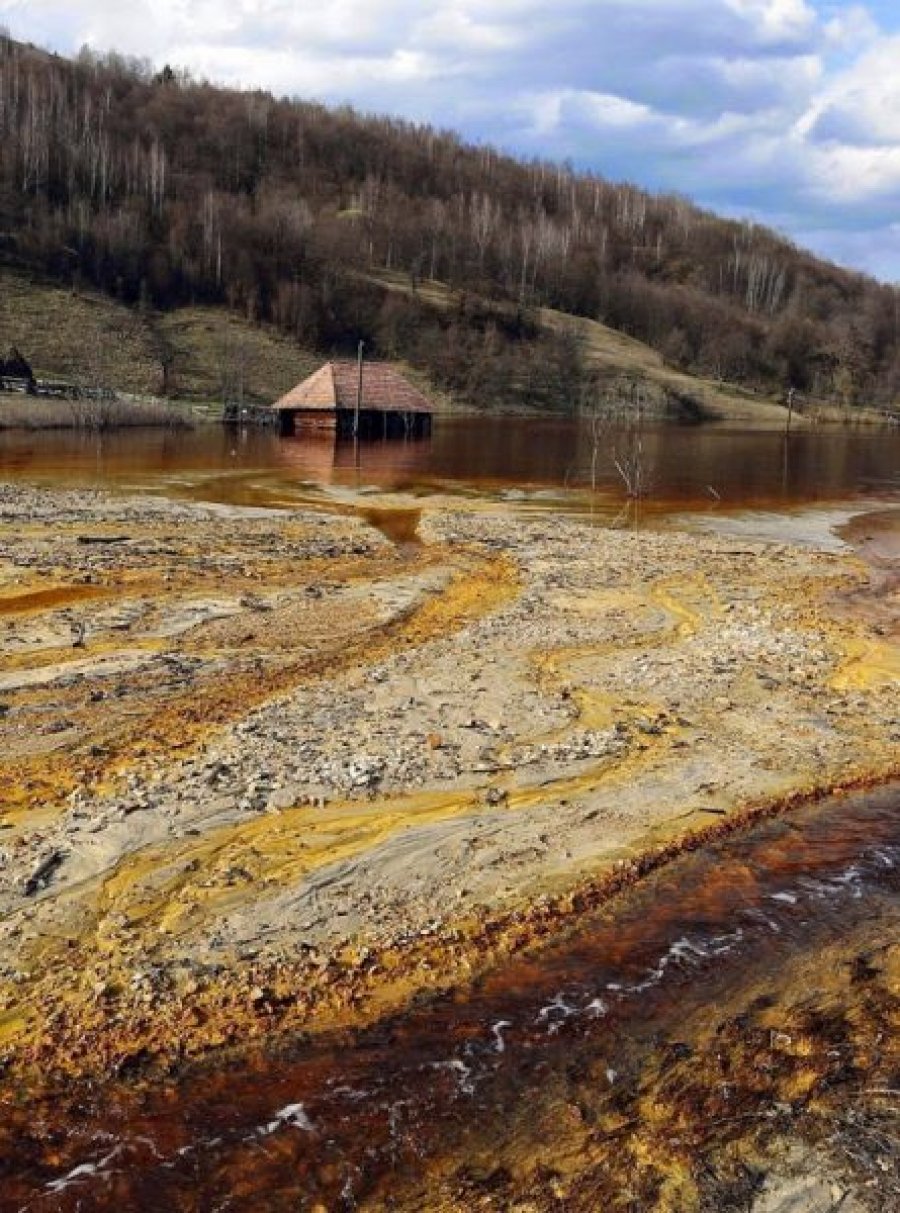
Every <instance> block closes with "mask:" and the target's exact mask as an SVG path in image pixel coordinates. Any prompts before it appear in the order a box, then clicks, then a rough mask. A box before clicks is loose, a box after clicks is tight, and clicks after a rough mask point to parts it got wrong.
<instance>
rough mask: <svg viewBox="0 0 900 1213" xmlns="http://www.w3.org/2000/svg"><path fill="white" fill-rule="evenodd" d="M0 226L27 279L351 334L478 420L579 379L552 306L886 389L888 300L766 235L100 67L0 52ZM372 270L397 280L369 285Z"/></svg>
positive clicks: (860, 279) (740, 360)
mask: <svg viewBox="0 0 900 1213" xmlns="http://www.w3.org/2000/svg"><path fill="white" fill-rule="evenodd" d="M302 85H303V82H302V80H298V90H302ZM601 155H602V149H601ZM0 229H2V230H0V258H2V259H3V260H4V261H5V262H6V263H7V264H8V265H12V266H15V267H16V268H17V269H19V270H23V269H24V270H27V271H29V272H34V273H40V274H43V275H46V276H48V277H50V278H51V279H52V280H53V281H56V282H60V283H62V284H65V285H67V286H69V287H74V288H76V289H78V287H79V284H84V285H85V286H88V285H91V286H94V287H97V288H100V289H101V290H102V291H104V292H106V293H108V294H110V295H112V296H114V297H115V298H116V299H118V300H119V301H120V302H122V303H125V304H128V305H129V306H133V307H134V308H137V309H145V310H147V311H151V310H152V311H162V312H166V311H169V310H171V309H174V308H177V307H182V306H186V305H191V306H196V305H202V304H222V305H225V306H227V307H228V308H230V309H231V310H232V311H233V312H234V313H236V314H240V315H241V316H243V317H244V318H246V319H248V320H250V321H252V322H256V321H267V322H271V323H272V324H274V325H276V326H277V327H278V328H279V329H281V330H282V331H283V332H284V333H286V334H289V335H291V336H293V337H294V338H296V339H297V340H298V341H299V342H300V343H301V344H302V345H304V346H306V347H314V348H318V349H321V350H323V351H327V350H333V349H339V348H352V347H353V346H354V344H355V342H356V341H357V340H358V339H360V338H362V339H364V340H366V341H367V342H368V343H369V348H370V349H371V350H372V351H373V352H377V353H381V354H384V355H386V356H402V357H404V358H406V359H407V360H408V361H409V362H411V363H412V364H414V365H417V366H419V367H421V368H422V369H424V370H427V371H428V373H429V374H430V375H431V377H432V379H433V380H434V381H435V382H436V383H437V384H440V385H441V386H443V387H446V388H448V389H450V390H452V391H454V392H457V393H458V394H459V395H460V396H462V397H464V398H467V399H469V400H472V401H475V402H479V403H482V404H484V405H485V406H486V407H489V406H490V404H491V403H492V402H498V403H509V402H515V401H521V402H523V403H530V404H534V405H538V406H542V407H554V406H559V405H561V404H563V403H566V404H572V403H574V402H577V400H578V399H579V398H583V397H584V395H585V393H586V392H588V391H589V382H588V380H589V371H588V368H587V367H586V364H585V362H584V360H583V359H582V357H581V351H580V350H579V348H578V341H577V340H576V339H575V337H574V336H573V335H572V334H571V333H569V332H567V331H566V330H565V329H559V328H554V329H548V328H547V327H546V326H542V325H541V324H540V322H539V319H538V315H539V312H538V309H540V308H543V307H546V308H553V309H556V310H558V311H562V312H569V313H573V314H575V315H578V316H585V317H589V318H591V319H596V320H601V321H603V322H604V323H605V324H607V325H609V326H611V327H612V328H615V329H618V330H620V331H621V332H623V333H626V334H629V335H631V336H633V337H637V338H639V339H640V340H641V341H644V342H646V343H648V344H649V345H650V346H652V347H653V348H654V349H655V350H657V351H658V352H659V353H660V354H661V355H662V357H663V358H664V359H665V361H666V362H667V363H668V364H669V365H671V366H672V367H674V368H679V369H683V370H689V371H691V372H693V373H695V374H697V375H702V376H705V377H708V378H713V379H723V380H726V381H729V382H731V383H734V384H738V385H742V386H744V387H747V388H751V389H755V390H761V391H765V392H768V393H770V394H776V395H779V394H784V393H785V392H786V391H787V390H788V388H790V387H793V388H795V389H797V390H798V391H799V392H801V393H806V394H808V395H810V396H813V397H816V398H820V399H827V400H834V401H837V402H839V403H842V404H847V405H854V404H859V403H875V404H881V405H890V404H893V403H894V402H895V401H896V399H897V397H898V396H900V295H898V291H897V290H896V289H894V288H892V287H888V286H884V285H881V284H879V283H877V282H875V281H873V280H872V279H869V278H866V277H864V276H862V275H858V274H854V273H851V272H848V271H845V270H841V269H838V268H836V267H834V266H832V265H829V264H827V263H825V262H822V261H820V260H818V259H816V258H814V257H813V256H812V255H810V254H808V253H805V252H803V251H802V250H800V249H798V248H796V247H794V246H793V245H792V244H790V243H789V242H787V241H786V240H784V239H783V238H781V237H779V236H777V235H776V234H774V233H773V232H771V231H768V230H766V229H764V228H761V227H758V226H754V225H752V224H745V223H736V222H732V221H726V220H723V219H720V218H717V217H716V216H714V215H711V214H708V213H705V212H703V211H701V210H699V209H698V208H696V207H695V206H693V205H692V204H691V203H689V202H687V201H685V200H684V199H681V198H676V197H654V196H651V195H648V194H647V193H644V192H642V191H640V190H638V189H636V188H634V187H632V186H630V185H621V184H611V183H609V182H606V181H604V180H603V179H601V178H599V177H596V176H591V175H585V174H576V173H574V172H572V171H569V170H568V169H566V168H563V167H559V166H555V165H551V164H546V163H522V162H519V161H516V160H514V159H512V158H510V157H508V156H504V155H500V154H498V153H497V152H496V151H494V150H492V149H491V148H487V147H472V146H467V145H465V144H463V143H462V142H461V141H460V140H459V139H458V138H457V137H456V136H454V135H453V134H450V133H446V132H439V131H435V130H433V129H431V128H428V127H422V126H413V125H410V124H408V123H405V122H401V121H398V120H395V119H390V118H380V117H367V116H362V115H360V114H357V113H355V112H354V111H352V110H349V109H336V110H329V109H327V108H324V107H323V106H320V105H316V104H311V103H308V102H303V101H290V100H285V99H281V100H279V99H276V98H273V97H272V96H270V95H268V94H265V93H261V92H238V91H233V90H226V89H220V88H215V87H213V86H211V85H209V84H205V83H198V82H195V81H192V80H190V79H189V78H187V77H185V76H183V75H180V74H177V73H175V72H172V71H171V70H170V69H168V68H167V69H165V70H164V71H162V72H160V73H158V74H155V75H154V73H153V71H152V69H151V68H150V67H149V66H148V65H146V64H142V63H135V62H132V61H125V60H122V59H121V58H119V57H117V56H107V57H104V58H99V57H97V56H94V55H93V54H90V53H83V54H82V55H81V56H80V57H79V59H78V60H77V61H76V62H69V61H66V60H63V59H59V58H56V57H54V56H50V55H48V54H45V53H43V52H41V51H37V50H34V49H33V48H26V47H23V46H21V45H19V44H17V43H14V42H12V41H10V40H9V39H4V40H2V43H0ZM378 271H393V272H394V274H396V273H397V272H401V273H402V274H403V275H405V276H406V277H407V278H408V280H409V283H410V286H411V287H412V288H413V289H411V290H410V291H407V292H398V291H396V290H393V291H391V290H387V289H385V287H384V286H383V285H381V284H380V283H379V282H378V280H377V272H378ZM426 279H429V280H436V281H439V282H441V283H444V284H446V285H447V286H448V287H450V288H451V289H453V290H454V291H456V292H457V295H456V298H457V306H456V307H455V308H452V309H447V308H446V307H444V308H436V307H434V306H433V305H432V303H430V302H429V299H428V293H427V292H426V291H421V292H418V291H417V290H416V289H415V287H416V286H417V284H418V283H420V282H423V281H424V280H426ZM161 358H162V360H163V361H164V360H165V351H162V354H161Z"/></svg>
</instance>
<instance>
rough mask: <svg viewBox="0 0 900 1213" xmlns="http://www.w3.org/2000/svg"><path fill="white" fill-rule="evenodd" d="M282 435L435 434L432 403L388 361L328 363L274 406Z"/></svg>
mask: <svg viewBox="0 0 900 1213" xmlns="http://www.w3.org/2000/svg"><path fill="white" fill-rule="evenodd" d="M272 408H273V409H274V410H275V411H276V412H277V413H278V415H279V424H280V428H281V433H282V434H286V435H287V434H293V433H295V432H296V431H297V430H304V429H328V430H334V431H336V433H337V435H338V436H339V437H344V438H353V437H359V438H419V437H423V436H425V435H427V434H430V433H431V413H432V408H431V404H430V402H429V401H428V400H427V399H426V397H425V396H423V395H422V393H421V392H420V391H419V390H418V389H417V388H415V387H413V385H412V384H411V383H410V382H409V380H407V379H404V378H403V376H402V375H401V374H400V373H399V372H398V371H395V370H394V368H393V367H391V366H389V365H388V364H387V363H385V362H364V363H362V368H361V369H360V364H359V363H357V362H353V361H350V360H346V361H343V360H340V361H335V362H326V363H325V365H324V366H323V367H320V369H319V370H317V371H316V372H315V374H313V375H310V376H309V378H308V379H304V380H303V381H302V383H298V384H297V386H296V387H294V388H291V390H290V391H289V392H287V393H286V394H285V395H284V396H282V397H281V399H280V400H276V402H275V403H274V404H273V405H272Z"/></svg>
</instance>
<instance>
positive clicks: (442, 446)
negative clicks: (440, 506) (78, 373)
mask: <svg viewBox="0 0 900 1213" xmlns="http://www.w3.org/2000/svg"><path fill="white" fill-rule="evenodd" d="M625 441H626V436H625V435H624V434H623V432H622V431H621V430H620V429H617V428H616V427H614V426H613V427H610V428H608V429H607V430H605V431H604V433H603V434H602V436H601V441H600V445H599V449H598V451H597V458H596V462H595V468H596V481H597V488H598V490H599V491H601V492H602V493H604V494H605V495H608V496H612V497H617V498H624V495H625V494H624V486H623V484H622V482H621V479H620V477H619V475H618V473H617V472H616V469H615V466H614V458H613V457H614V452H615V451H616V449H617V448H619V449H621V446H622V444H623V443H624V442H625ZM643 452H644V453H643V458H644V461H645V463H646V468H645V474H646V477H647V478H648V479H649V481H650V483H651V486H652V487H651V494H650V499H651V500H652V501H653V502H655V503H656V505H657V507H660V506H664V504H665V503H667V502H675V503H678V505H679V507H680V508H683V507H684V506H685V505H686V504H690V503H692V502H696V503H698V504H702V505H704V506H709V504H710V502H711V501H719V500H720V501H721V502H722V503H723V504H724V505H725V506H731V507H740V506H746V505H766V504H768V505H777V504H779V503H781V504H788V505H789V504H800V503H803V502H813V501H827V500H846V499H848V498H852V497H857V496H871V495H890V494H892V493H895V492H896V491H897V490H898V488H900V430H897V429H890V430H879V429H864V428H858V429H838V428H829V429H824V428H823V429H819V430H809V431H799V432H798V431H795V432H794V433H792V434H791V435H790V436H786V435H784V434H783V433H781V432H775V431H771V430H761V429H750V428H746V427H745V428H737V427H734V426H727V425H706V426H691V427H680V426H677V425H655V426H648V427H646V429H645V431H644V434H643ZM592 456H593V440H592V436H591V433H590V430H589V428H588V427H587V426H585V425H580V424H579V423H578V422H577V421H575V420H572V419H568V418H565V419H546V418H542V419H526V418H518V417H512V418H497V417H494V418H487V417H454V418H448V417H442V418H438V419H437V420H436V424H435V428H434V433H433V436H432V437H431V438H430V439H423V440H418V441H390V442H385V441H378V442H360V443H359V444H354V443H353V442H346V441H345V442H342V441H337V440H335V437H334V436H333V435H327V436H326V435H310V436H302V437H301V436H298V437H295V438H292V439H281V438H279V437H278V435H277V434H275V433H272V432H270V431H259V430H256V431H254V430H245V431H230V430H226V429H222V428H219V427H212V426H209V427H203V428H200V429H197V430H195V431H191V432H177V433H176V432H166V431H160V430H143V431H122V432H118V433H104V434H97V435H93V434H77V433H71V432H64V431H54V432H46V433H13V432H5V433H4V432H0V476H5V477H21V478H23V479H27V480H31V481H39V482H42V483H61V484H66V483H68V484H89V485H95V486H103V485H107V486H121V487H125V488H136V489H140V490H144V491H146V490H151V491H161V492H179V491H181V490H185V491H190V490H197V489H199V488H201V487H203V488H204V489H205V490H206V495H207V496H209V497H212V498H214V499H217V500H225V501H240V500H244V499H245V491H244V488H243V487H242V486H243V485H246V483H247V481H248V480H252V482H253V486H254V492H255V495H256V499H257V500H258V501H260V503H264V498H265V495H266V492H267V491H268V492H270V494H271V497H272V499H273V501H279V500H282V499H283V496H284V494H285V492H290V491H291V490H292V489H296V488H298V487H299V486H302V485H312V486H323V487H330V486H342V487H347V488H351V489H353V488H361V487H375V488H381V489H386V490H401V491H409V492H418V493H425V492H431V491H435V490H437V491H467V490H476V491H482V492H483V491H488V492H493V491H497V492H502V491H504V490H509V489H511V488H533V489H543V490H547V489H550V490H554V491H558V492H559V493H564V492H566V490H567V489H568V490H572V489H575V490H585V489H586V488H587V487H588V486H589V485H590V483H591V478H592V477H591V472H592ZM195 495H202V494H195Z"/></svg>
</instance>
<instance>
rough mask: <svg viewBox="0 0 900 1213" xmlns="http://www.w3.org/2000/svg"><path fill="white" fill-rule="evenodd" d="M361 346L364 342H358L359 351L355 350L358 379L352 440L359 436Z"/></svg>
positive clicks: (361, 371)
mask: <svg viewBox="0 0 900 1213" xmlns="http://www.w3.org/2000/svg"><path fill="white" fill-rule="evenodd" d="M363 345H364V342H362V341H360V343H359V349H358V350H357V364H358V372H359V377H358V379H357V383H356V414H355V416H354V418H353V437H354V438H356V437H358V435H359V410H360V409H361V408H362V376H363V370H362V362H363Z"/></svg>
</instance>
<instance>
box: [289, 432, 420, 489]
mask: <svg viewBox="0 0 900 1213" xmlns="http://www.w3.org/2000/svg"><path fill="white" fill-rule="evenodd" d="M431 449H432V448H431V440H430V439H429V438H411V439H409V440H408V441H406V442H393V441H383V440H381V439H375V440H372V439H370V440H368V441H363V442H341V441H339V439H338V436H337V433H336V431H335V430H333V429H332V430H327V429H319V430H315V429H309V430H303V429H298V430H297V432H296V436H295V437H294V438H293V439H288V441H286V442H279V443H278V461H279V463H280V464H281V465H282V466H283V467H285V468H286V469H289V470H290V472H291V474H292V475H294V476H297V477H299V478H300V479H302V480H308V481H313V482H315V483H316V484H331V483H335V482H337V483H340V482H344V483H347V482H350V481H352V480H353V479H354V478H355V477H357V476H359V474H360V473H363V474H364V475H365V476H366V478H367V479H370V480H372V481H373V482H374V483H376V484H380V485H383V486H385V487H387V486H392V487H395V486H399V485H402V484H407V483H409V482H410V481H415V480H418V479H420V478H421V476H422V474H423V473H425V472H426V471H427V469H428V467H429V464H430V460H431Z"/></svg>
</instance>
